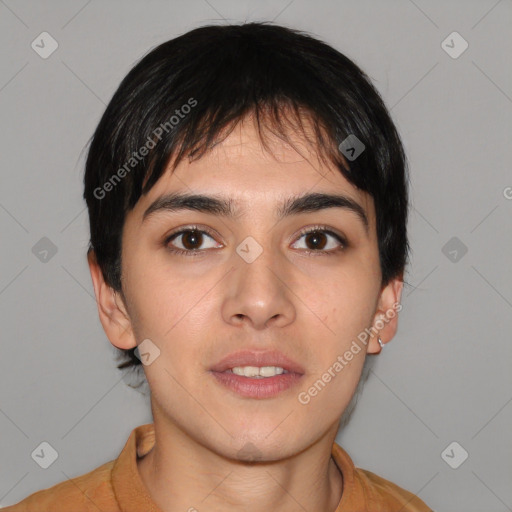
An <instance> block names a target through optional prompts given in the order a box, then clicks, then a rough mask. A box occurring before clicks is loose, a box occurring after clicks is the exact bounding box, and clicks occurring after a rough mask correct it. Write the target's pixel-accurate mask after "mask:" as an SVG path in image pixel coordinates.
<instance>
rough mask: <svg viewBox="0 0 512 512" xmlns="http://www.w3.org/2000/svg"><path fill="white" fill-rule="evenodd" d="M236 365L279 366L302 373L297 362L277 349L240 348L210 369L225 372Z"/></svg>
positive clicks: (292, 371) (302, 370) (291, 371)
mask: <svg viewBox="0 0 512 512" xmlns="http://www.w3.org/2000/svg"><path fill="white" fill-rule="evenodd" d="M236 366H258V367H261V366H279V367H280V368H283V370H286V371H287V372H290V373H299V374H301V375H303V374H304V369H303V368H302V366H300V365H299V364H298V363H296V362H295V361H293V360H292V359H290V358H289V357H287V356H285V355H284V354H283V353H282V352H279V351H276V350H274V351H256V350H241V351H239V352H233V353H232V354H229V355H228V356H226V357H224V358H223V359H221V360H220V361H219V362H218V363H216V364H215V365H214V366H212V367H211V371H214V372H225V371H226V370H231V369H232V368H234V367H236Z"/></svg>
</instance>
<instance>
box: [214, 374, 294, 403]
mask: <svg viewBox="0 0 512 512" xmlns="http://www.w3.org/2000/svg"><path fill="white" fill-rule="evenodd" d="M211 373H212V375H213V376H214V377H215V378H216V379H217V381H218V382H220V383H221V384H222V385H224V386H225V387H227V388H229V389H231V390H232V391H234V392H235V393H237V394H238V395H240V396H245V397H248V398H273V397H275V396H277V395H279V393H282V392H283V391H286V390H287V389H290V388H291V387H293V386H295V385H296V384H297V383H298V382H299V380H300V379H301V377H302V375H300V374H298V373H282V374H281V375H275V376H274V377H265V378H264V379H254V378H251V377H241V376H240V375H236V374H234V373H231V372H214V371H212V372H211Z"/></svg>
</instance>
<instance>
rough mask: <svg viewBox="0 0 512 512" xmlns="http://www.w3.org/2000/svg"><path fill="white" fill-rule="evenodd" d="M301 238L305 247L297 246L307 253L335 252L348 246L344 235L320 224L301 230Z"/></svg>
mask: <svg viewBox="0 0 512 512" xmlns="http://www.w3.org/2000/svg"><path fill="white" fill-rule="evenodd" d="M301 239H303V240H304V242H305V247H304V246H303V247H296V248H298V249H304V251H305V252H306V253H318V254H319V255H320V254H335V253H337V252H338V251H341V250H343V249H345V248H346V247H348V243H347V242H346V240H345V239H344V237H342V236H341V235H338V234H337V233H335V232H333V231H331V230H329V229H326V228H322V227H320V226H315V227H314V228H309V229H304V230H303V231H301V236H300V237H299V240H301ZM295 243H297V242H295Z"/></svg>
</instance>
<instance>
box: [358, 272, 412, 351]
mask: <svg viewBox="0 0 512 512" xmlns="http://www.w3.org/2000/svg"><path fill="white" fill-rule="evenodd" d="M403 285H404V282H403V275H400V276H398V277H396V278H394V279H392V280H391V281H389V283H388V284H387V285H386V286H384V287H383V288H382V290H381V292H380V296H379V301H378V304H377V311H376V312H375V315H374V317H373V323H372V326H371V327H370V329H369V330H370V331H371V333H372V335H371V337H370V341H369V342H368V348H367V353H368V354H378V353H380V351H381V350H382V348H381V346H380V345H379V342H378V341H377V340H378V338H379V337H380V338H381V341H382V343H388V342H389V341H391V340H392V339H393V336H394V335H395V334H396V331H397V329H398V312H399V311H400V310H401V309H402V305H401V304H400V298H401V296H402V289H403Z"/></svg>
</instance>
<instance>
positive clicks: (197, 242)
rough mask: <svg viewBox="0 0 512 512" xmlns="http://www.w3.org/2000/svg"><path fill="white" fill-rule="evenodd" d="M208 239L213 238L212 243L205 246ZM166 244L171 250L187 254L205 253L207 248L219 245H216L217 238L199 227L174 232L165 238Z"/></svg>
mask: <svg viewBox="0 0 512 512" xmlns="http://www.w3.org/2000/svg"><path fill="white" fill-rule="evenodd" d="M208 239H210V240H211V242H210V245H207V246H206V247H204V245H205V244H207V242H208ZM212 242H213V243H212ZM165 245H166V246H167V247H168V248H169V250H170V251H171V252H173V253H176V254H183V255H186V256H194V255H197V254H203V253H204V251H205V250H206V249H212V248H217V247H218V246H216V245H215V239H214V238H213V237H212V236H211V235H210V234H208V233H207V232H206V231H204V230H201V229H197V228H186V229H182V230H180V231H178V232H176V233H173V234H172V235H171V236H169V237H168V238H167V239H166V240H165ZM221 245H222V244H221Z"/></svg>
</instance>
